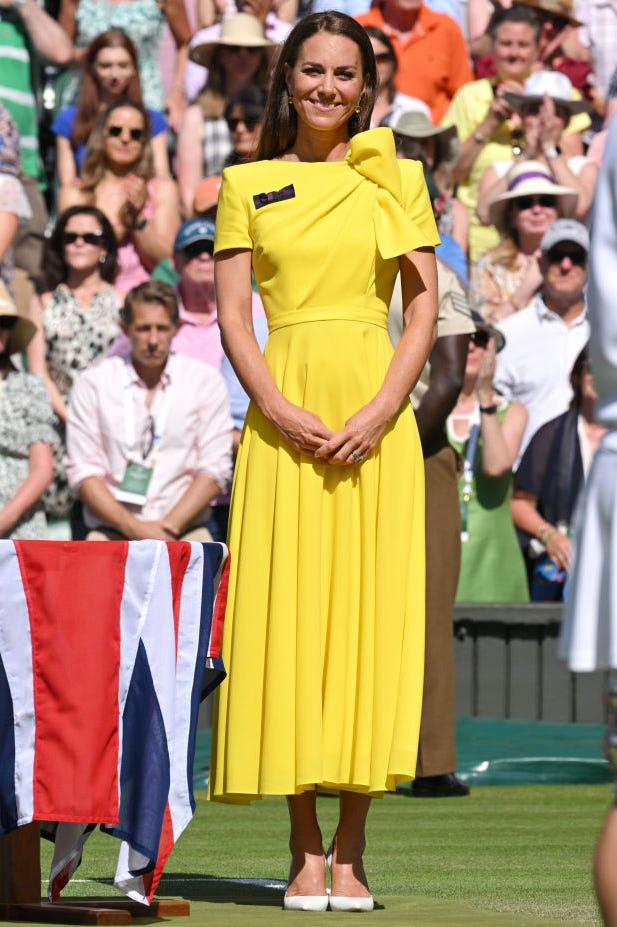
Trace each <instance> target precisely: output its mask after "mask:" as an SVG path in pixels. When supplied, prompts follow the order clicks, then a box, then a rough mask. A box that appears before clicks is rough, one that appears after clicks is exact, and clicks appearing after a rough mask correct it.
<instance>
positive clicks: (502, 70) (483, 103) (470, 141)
mask: <svg viewBox="0 0 617 927" xmlns="http://www.w3.org/2000/svg"><path fill="white" fill-rule="evenodd" d="M490 30H491V31H490V35H491V40H492V49H493V56H494V59H495V67H496V70H497V73H496V75H495V77H494V78H493V79H491V80H488V79H486V78H482V79H481V80H477V81H473V82H472V83H470V84H466V85H465V86H464V87H462V88H461V89H460V90H459V91H458V92H457V93H456V95H455V97H454V99H453V100H452V105H451V106H450V109H449V110H448V113H447V115H446V117H445V119H444V120H443V124H444V125H455V126H456V128H457V129H458V136H459V139H460V142H461V145H460V152H459V156H458V159H457V162H456V164H455V165H454V167H453V180H454V181H456V182H458V187H457V196H458V198H459V199H460V200H461V202H462V203H464V205H465V206H467V208H468V210H469V224H470V227H469V257H470V260H471V261H472V262H475V261H477V259H478V258H479V256H480V255H481V254H482V253H483V252H484V251H486V250H487V249H488V248H491V247H493V246H494V245H496V244H497V242H498V240H499V236H498V234H497V231H496V230H495V229H494V228H493V227H492V226H485V225H482V223H481V222H480V219H479V218H478V216H477V214H476V206H477V202H478V185H479V183H480V178H481V176H482V174H483V173H484V170H485V169H486V168H487V167H488V166H489V164H492V163H493V162H494V161H501V160H507V159H508V158H510V157H511V156H512V153H513V152H514V153H515V154H516V155H518V154H520V153H521V135H522V129H521V127H520V120H519V119H518V117H515V116H514V110H513V108H512V106H511V105H510V103H509V102H508V99H507V97H506V94H507V93H522V92H523V87H524V82H525V80H526V79H527V77H529V74H530V73H531V72H532V70H534V66H535V63H536V60H537V56H538V41H539V36H540V24H539V22H538V20H537V18H536V16H535V13H534V11H533V10H531V9H527V8H526V7H523V6H512V7H511V8H510V9H504V10H501V11H500V13H499V15H498V16H495V18H494V19H493V20H492V23H491V27H490ZM589 124H590V121H589V117H588V116H587V115H586V114H585V113H580V114H579V115H577V116H574V117H573V118H572V119H571V120H570V123H569V125H568V128H567V130H566V131H565V132H564V134H563V138H562V150H563V153H564V154H565V156H566V157H571V156H573V155H580V154H582V153H583V141H582V134H581V133H582V132H583V131H584V130H585V129H586V128H588V126H589Z"/></svg>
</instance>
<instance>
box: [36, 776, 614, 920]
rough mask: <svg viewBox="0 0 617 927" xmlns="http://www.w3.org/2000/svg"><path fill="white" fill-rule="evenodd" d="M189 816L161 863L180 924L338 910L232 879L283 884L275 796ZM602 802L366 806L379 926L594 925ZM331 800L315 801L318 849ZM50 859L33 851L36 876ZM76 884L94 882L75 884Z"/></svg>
mask: <svg viewBox="0 0 617 927" xmlns="http://www.w3.org/2000/svg"><path fill="white" fill-rule="evenodd" d="M197 800H198V805H197V813H196V815H195V818H194V820H193V822H192V823H191V825H190V826H189V828H188V829H187V831H185V833H184V834H183V836H182V837H181V838H180V840H179V842H178V844H177V846H176V848H175V850H174V852H173V854H172V856H171V857H170V859H169V862H168V864H167V867H166V870H165V874H164V876H163V880H162V883H161V885H160V888H159V893H158V894H159V895H160V896H162V897H165V896H168V897H185V898H189V899H191V901H192V913H191V918H190V921H189V922H188V923H187V921H186V920H185V919H181V918H178V919H176V920H174V923H177V924H179V925H180V924H182V923H183V922H184V924H185V925H186V927H189V924H190V927H201V925H202V924H203V925H204V927H206V925H210V927H218V925H222V927H227V925H229V927H231V925H235V924H236V923H237V924H253V923H258V924H261V923H263V924H267V923H272V921H274V920H278V918H284V919H285V921H286V922H288V921H289V919H294V918H298V917H300V919H301V921H302V924H303V925H306V927H310V925H311V924H312V923H313V922H314V923H317V921H318V920H319V923H323V918H324V917H327V918H328V922H331V921H332V919H333V918H334V919H337V918H338V919H340V918H343V919H344V918H345V915H343V914H332V913H328V914H326V915H324V914H321V915H314V914H302V915H298V914H292V913H290V912H282V911H281V910H280V905H281V898H282V889H281V888H280V887H274V888H272V887H268V886H267V885H259V884H251V883H234V882H233V881H231V882H230V881H227V880H233V879H262V880H272V881H275V882H276V880H284V879H285V877H286V875H287V866H288V853H287V848H286V843H287V826H288V825H287V811H286V806H285V802H284V801H283V800H280V799H266V800H264V801H262V802H255V803H254V804H253V805H251V806H248V807H233V806H228V805H219V804H210V803H207V802H206V801H205V795H204V793H203V792H200V793H198V796H197ZM610 800H611V796H610V786H607V785H541V786H516V787H503V786H489V787H476V788H474V789H473V791H472V794H471V796H470V797H469V798H463V799H442V800H434V799H432V800H431V799H424V800H419V799H411V798H408V797H407V796H405V795H401V794H398V795H388V796H386V797H385V798H384V799H383V800H382V801H376V802H374V804H373V808H372V810H371V815H370V818H369V828H368V848H367V852H366V857H365V859H366V869H367V874H368V878H369V882H370V885H371V888H372V890H373V893H374V895H375V898H376V901H377V902H378V904H379V908H378V910H377V911H376V912H375V913H374V914H373V915H370V916H372V917H374V918H378V922H379V924H380V925H390V924H393V925H394V924H400V925H403V924H406V925H410V924H413V925H417V927H458V925H461V927H463V925H464V927H472V925H473V927H556V925H557V924H566V925H583V924H588V925H589V924H596V925H597V924H599V923H600V921H599V918H598V914H597V909H596V905H595V901H594V897H593V890H592V885H591V875H590V866H591V856H592V851H593V846H594V843H595V838H596V834H597V831H598V827H599V825H600V822H601V820H602V818H603V816H604V813H605V811H606V809H607V807H608V804H609V802H610ZM337 804H338V803H337V801H336V799H334V798H326V797H323V798H320V799H319V806H320V818H321V820H322V821H323V826H324V842H328V841H329V839H330V836H331V833H332V831H333V829H334V826H335V820H336V814H337ZM116 847H117V845H116V841H115V840H113V839H112V838H110V837H108V836H105V835H103V834H100V833H97V834H95V835H94V836H93V837H92V838H91V839H90V841H89V842H88V844H86V848H85V853H84V862H83V864H82V866H81V868H80V869H79V870H78V872H77V873H76V879H79V880H80V881H79V882H77V881H76V882H75V883H73V884H72V885H71V886H70V887H69V888H68V889H66V890H65V892H64V895H65V896H66V897H68V896H71V895H88V894H98V895H100V894H106V893H107V894H109V893H112V894H115V892H114V891H113V889H111V888H110V884H111V876H112V875H113V871H114V868H115V854H116V852H117V849H116ZM49 856H50V851H49V849H48V848H47V847H44V848H43V851H42V857H43V874H44V875H46V874H47V872H48V868H49ZM81 880H95V881H87V882H83V881H81Z"/></svg>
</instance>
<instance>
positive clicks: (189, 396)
mask: <svg viewBox="0 0 617 927" xmlns="http://www.w3.org/2000/svg"><path fill="white" fill-rule="evenodd" d="M121 316H122V327H123V329H124V331H125V333H126V334H127V336H128V338H129V341H130V345H131V349H130V353H128V354H126V355H125V356H116V357H108V358H106V359H105V360H104V361H102V362H101V363H100V364H98V365H97V366H95V367H92V368H90V369H89V370H86V371H85V372H84V373H82V374H81V375H80V376H79V377H78V378H77V380H76V381H75V384H74V387H73V391H72V393H71V401H70V404H69V413H68V420H67V473H68V478H69V483H70V486H71V488H72V489H73V491H74V492H76V493H78V494H79V498H80V499H81V501H82V503H83V504H84V520H85V522H86V525H87V526H88V528H90V529H91V530H90V533H89V535H88V539H89V540H104V539H106V538H107V539H114V540H115V539H122V538H125V539H129V540H133V539H143V538H155V539H160V540H176V539H180V538H183V539H191V540H209V539H210V537H209V534H208V532H207V531H206V529H205V528H204V523H205V520H206V518H207V514H208V506H209V504H210V502H211V501H212V499H213V498H214V497H215V496H217V495H218V494H219V493H220V492H221V491H223V490H224V489H225V488H226V486H227V484H228V482H229V479H230V476H231V432H232V423H231V419H230V415H229V403H228V398H227V390H226V387H225V383H224V381H223V378H222V377H221V375H220V373H219V372H218V370H216V369H215V368H214V367H212V366H210V365H209V364H204V363H202V362H201V361H198V360H194V359H193V358H190V357H182V356H180V355H178V354H172V353H171V350H170V349H171V343H172V339H173V337H174V334H175V333H176V330H177V327H178V303H177V299H176V297H175V294H174V292H173V290H172V289H171V288H170V287H169V286H168V285H167V284H165V283H161V282H160V281H155V280H151V281H147V282H146V283H142V284H140V285H139V286H137V287H135V288H134V289H133V290H131V291H130V292H129V293H128V294H127V297H126V300H125V304H124V306H123V309H122V312H121Z"/></svg>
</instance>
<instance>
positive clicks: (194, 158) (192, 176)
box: [177, 105, 204, 216]
mask: <svg viewBox="0 0 617 927" xmlns="http://www.w3.org/2000/svg"><path fill="white" fill-rule="evenodd" d="M203 137H204V119H203V113H202V111H201V107H200V106H197V105H193V106H189V107H188V109H187V110H186V111H185V113H184V117H183V119H182V125H181V126H180V133H179V135H178V149H177V175H178V186H179V188H180V202H181V204H182V213H183V215H184V216H192V215H193V198H194V196H195V187H196V186H197V184H198V183H199V181H200V180H201V178H202V176H203Z"/></svg>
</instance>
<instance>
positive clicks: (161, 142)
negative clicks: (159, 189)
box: [150, 132, 171, 177]
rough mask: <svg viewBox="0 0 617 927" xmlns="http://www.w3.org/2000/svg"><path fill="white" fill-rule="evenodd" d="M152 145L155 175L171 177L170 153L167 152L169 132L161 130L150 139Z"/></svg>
mask: <svg viewBox="0 0 617 927" xmlns="http://www.w3.org/2000/svg"><path fill="white" fill-rule="evenodd" d="M150 145H151V146H152V157H153V158H154V176H155V177H169V176H170V174H171V171H170V169H169V154H168V152H167V133H166V132H159V134H158V135H155V136H154V138H151V139H150Z"/></svg>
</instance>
